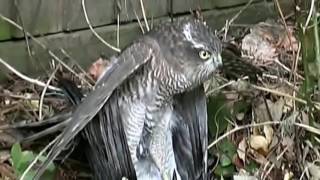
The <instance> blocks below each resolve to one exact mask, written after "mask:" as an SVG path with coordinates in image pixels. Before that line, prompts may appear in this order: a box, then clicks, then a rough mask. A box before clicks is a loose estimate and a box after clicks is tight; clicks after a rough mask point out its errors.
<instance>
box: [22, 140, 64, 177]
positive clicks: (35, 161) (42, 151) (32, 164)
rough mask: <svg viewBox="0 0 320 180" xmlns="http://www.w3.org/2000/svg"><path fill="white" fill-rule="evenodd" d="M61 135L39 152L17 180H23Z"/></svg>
mask: <svg viewBox="0 0 320 180" xmlns="http://www.w3.org/2000/svg"><path fill="white" fill-rule="evenodd" d="M60 136H61V135H59V136H57V137H56V138H55V139H54V140H53V141H51V142H50V143H49V144H48V145H47V146H46V147H45V148H43V149H42V150H41V152H40V153H39V154H38V155H37V156H36V157H35V158H34V160H33V161H32V162H31V164H30V165H29V166H28V168H27V169H26V170H25V171H24V172H23V174H22V175H21V177H20V179H19V180H23V179H24V178H25V176H26V175H27V173H28V172H29V171H30V170H31V168H32V167H33V166H34V165H35V164H36V163H37V161H38V160H39V158H40V156H42V154H43V153H45V152H46V151H47V149H48V148H49V147H50V146H52V145H53V144H54V143H55V142H56V141H57V140H58V139H59V138H60Z"/></svg>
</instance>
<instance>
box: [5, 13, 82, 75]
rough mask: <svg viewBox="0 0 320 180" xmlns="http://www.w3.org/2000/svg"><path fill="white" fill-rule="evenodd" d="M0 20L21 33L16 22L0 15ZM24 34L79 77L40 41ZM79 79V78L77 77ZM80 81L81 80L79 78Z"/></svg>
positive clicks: (20, 28)
mask: <svg viewBox="0 0 320 180" xmlns="http://www.w3.org/2000/svg"><path fill="white" fill-rule="evenodd" d="M0 18H1V19H2V20H4V21H6V22H8V23H10V24H11V25H13V26H14V27H16V28H17V29H19V30H21V31H23V28H22V27H21V26H20V25H19V24H17V23H16V22H14V21H12V20H11V19H9V18H7V17H5V16H3V15H2V14H1V13H0ZM26 34H27V35H28V36H29V37H30V38H31V39H32V40H33V41H34V42H36V43H37V44H38V45H40V46H41V48H43V49H44V50H46V51H48V53H49V55H50V56H51V57H52V58H53V59H54V60H56V61H57V62H59V63H60V64H61V65H63V67H65V68H66V69H67V70H69V71H70V72H71V73H73V74H74V75H75V76H77V77H79V75H78V74H77V73H76V72H74V71H73V70H72V69H71V68H70V67H69V66H68V65H67V64H66V63H64V62H63V61H62V60H61V59H60V58H58V56H56V55H55V54H54V53H53V52H52V51H51V50H50V49H48V48H47V47H46V46H45V45H44V44H43V43H42V42H41V41H39V40H38V39H36V38H35V37H34V36H32V34H31V33H29V32H27V31H26ZM79 78H80V77H79ZM80 79H81V78H80Z"/></svg>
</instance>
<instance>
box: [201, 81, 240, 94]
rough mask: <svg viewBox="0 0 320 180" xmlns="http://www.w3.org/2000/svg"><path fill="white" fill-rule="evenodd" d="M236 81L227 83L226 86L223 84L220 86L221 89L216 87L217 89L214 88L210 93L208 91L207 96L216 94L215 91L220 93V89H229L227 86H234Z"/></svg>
mask: <svg viewBox="0 0 320 180" xmlns="http://www.w3.org/2000/svg"><path fill="white" fill-rule="evenodd" d="M235 82H236V81H229V82H227V83H225V84H222V85H221V86H219V87H216V88H214V89H211V90H210V91H208V92H207V93H206V94H207V96H208V95H211V94H212V93H214V92H215V91H218V90H220V89H223V88H225V87H227V86H231V85H232V84H234V83H235Z"/></svg>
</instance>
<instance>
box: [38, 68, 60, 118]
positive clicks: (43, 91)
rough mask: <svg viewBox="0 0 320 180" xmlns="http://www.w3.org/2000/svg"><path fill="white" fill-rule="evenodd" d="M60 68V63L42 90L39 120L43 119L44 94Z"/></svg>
mask: <svg viewBox="0 0 320 180" xmlns="http://www.w3.org/2000/svg"><path fill="white" fill-rule="evenodd" d="M59 68H60V64H59V65H58V66H57V67H56V69H55V70H54V71H53V72H52V74H51V75H50V77H49V79H48V81H47V83H46V86H45V87H44V88H43V90H42V92H41V96H40V102H39V121H42V107H43V99H44V95H45V94H46V92H47V88H48V86H49V84H50V82H51V81H52V79H53V77H54V76H55V74H56V72H57V71H58V69H59Z"/></svg>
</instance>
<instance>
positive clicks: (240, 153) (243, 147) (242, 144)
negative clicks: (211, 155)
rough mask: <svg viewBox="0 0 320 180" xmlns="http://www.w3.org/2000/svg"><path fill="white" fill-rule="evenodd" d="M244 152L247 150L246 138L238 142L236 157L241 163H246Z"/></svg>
mask: <svg viewBox="0 0 320 180" xmlns="http://www.w3.org/2000/svg"><path fill="white" fill-rule="evenodd" d="M246 150H247V141H246V138H243V139H242V140H241V141H240V143H239V145H238V149H237V153H238V156H239V158H240V159H241V160H242V161H243V162H246Z"/></svg>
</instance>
